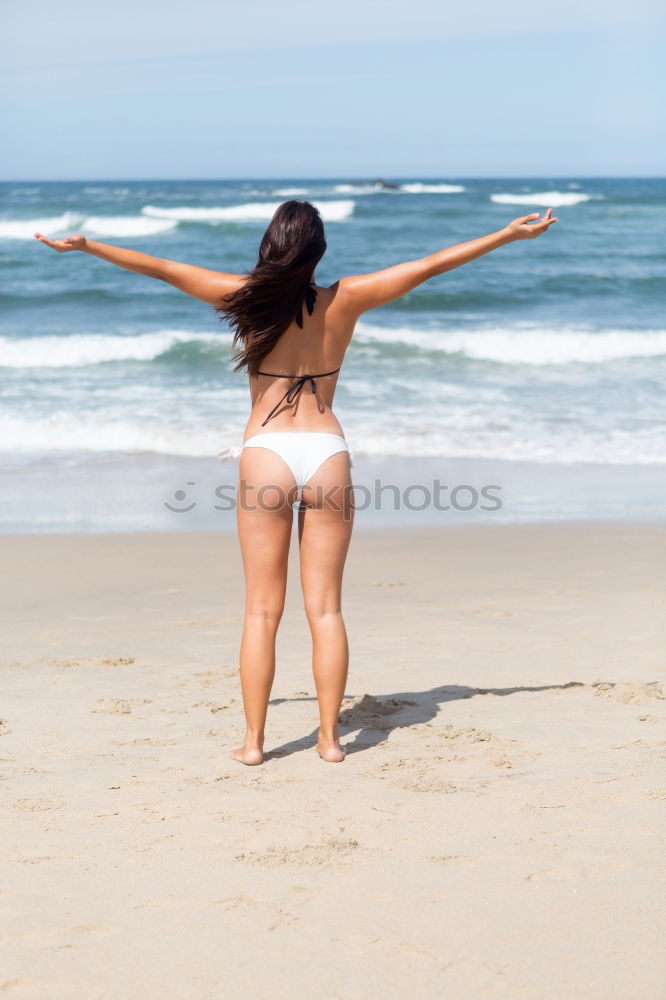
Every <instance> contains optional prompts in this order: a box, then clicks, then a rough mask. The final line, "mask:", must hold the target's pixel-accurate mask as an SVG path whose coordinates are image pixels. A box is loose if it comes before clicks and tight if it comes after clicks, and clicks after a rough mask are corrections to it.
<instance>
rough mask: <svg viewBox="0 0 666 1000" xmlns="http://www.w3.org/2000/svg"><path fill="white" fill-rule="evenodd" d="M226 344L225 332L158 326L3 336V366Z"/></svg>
mask: <svg viewBox="0 0 666 1000" xmlns="http://www.w3.org/2000/svg"><path fill="white" fill-rule="evenodd" d="M192 342H198V343H207V344H211V345H220V346H221V345H222V344H223V343H225V341H224V338H223V335H222V334H215V333H195V332H193V331H190V330H156V331H155V332H153V333H137V334H134V335H133V336H122V335H121V334H109V333H71V334H68V335H66V336H57V335H55V334H50V335H48V336H45V337H24V338H21V339H18V338H14V337H0V367H4V368H76V367H79V366H83V365H96V364H101V363H104V362H107V361H153V360H154V359H155V358H158V357H160V356H161V355H162V354H166V352H167V351H169V350H170V349H171V348H172V347H174V346H175V345H176V344H182V343H192Z"/></svg>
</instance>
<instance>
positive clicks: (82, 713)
mask: <svg viewBox="0 0 666 1000" xmlns="http://www.w3.org/2000/svg"><path fill="white" fill-rule="evenodd" d="M0 548H1V549H2V554H3V566H4V573H3V577H2V605H3V608H4V609H5V615H4V616H3V617H4V618H5V622H6V627H5V629H4V637H3V649H2V691H3V695H2V704H1V706H0V718H1V724H0V762H1V766H0V778H1V781H0V789H1V791H2V842H3V845H4V849H3V852H2V854H3V859H2V873H1V882H0V884H1V896H0V904H1V906H2V926H1V928H0V945H1V952H0V968H1V971H0V993H1V994H2V995H4V994H5V993H6V994H8V995H11V996H14V995H15V996H17V997H26V998H32V997H34V998H48V1000H84V998H85V1000H102V998H104V1000H106V998H109V1000H110V998H114V1000H115V998H121V997H122V998H123V1000H135V998H136V1000H139V998H141V1000H157V998H160V1000H172V998H173V1000H185V998H187V1000H189V998H197V1000H199V998H202V1000H203V998H213V997H215V998H218V997H224V998H225V1000H236V998H238V1000H244V998H250V997H253V998H269V997H270V998H276V1000H281V998H285V1000H287V998H289V1000H297V998H299V997H308V996H318V997H322V998H324V1000H338V998H345V1000H374V998H387V997H388V998H402V997H405V996H409V997H411V998H412V1000H417V998H418V1000H420V998H423V1000H435V998H447V1000H448V998H451V1000H476V998H484V1000H488V998H493V1000H494V998H498V1000H500V998H502V1000H504V998H507V1000H509V998H511V1000H514V998H517V997H524V998H526V1000H550V998H553V1000H556V998H557V1000H564V998H567V1000H568V998H575V1000H588V998H590V1000H592V998H595V1000H596V998H604V1000H627V998H629V997H640V998H641V1000H657V997H660V996H663V992H662V991H663V983H664V975H665V973H666V963H665V962H664V960H663V958H662V957H661V955H660V952H662V953H663V948H662V946H663V940H664V932H665V930H666V927H665V923H666V921H665V920H664V909H665V907H664V896H663V881H662V880H660V878H659V876H660V874H661V873H663V837H664V830H665V825H666V824H665V823H664V798H665V797H666V783H665V782H664V757H665V751H666V736H665V735H664V723H665V722H666V700H664V695H665V694H666V683H665V681H664V666H665V662H664V661H665V657H664V652H663V651H664V648H666V647H665V645H664V635H663V623H664V621H665V620H666V615H665V614H664V605H665V603H666V602H665V599H664V595H665V589H664V583H665V576H666V570H665V567H666V529H665V528H664V527H663V526H660V525H656V524H653V525H651V524H636V525H634V524H629V523H627V524H619V523H608V524H582V523H579V524H576V523H569V524H541V525H537V524H527V525H475V526H455V527H447V528H445V529H439V530H434V529H428V530H422V529H413V530H403V531H391V532H384V531H377V532H368V533H362V532H361V533H359V534H357V535H356V537H355V538H354V539H353V541H352V547H351V551H350V555H349V561H348V566H347V572H346V578H345V602H344V610H345V617H346V621H347V625H348V631H349V638H350V646H351V666H350V674H349V682H348V687H347V694H346V697H345V702H344V707H343V712H342V715H341V723H342V725H341V732H342V734H343V735H342V742H343V744H345V745H346V746H347V749H348V754H347V758H346V760H345V761H344V763H342V764H340V765H334V764H326V763H324V762H323V761H321V760H320V759H319V757H318V756H317V754H316V752H315V749H314V740H315V734H316V723H317V710H316V699H315V695H314V686H313V682H312V676H311V672H310V662H309V653H310V650H309V634H308V631H307V625H306V621H305V618H304V615H303V613H302V608H301V600H300V593H299V589H298V574H297V551H296V548H295V547H292V572H291V576H290V584H289V594H288V601H287V610H286V613H285V618H284V620H283V623H282V626H281V629H280V634H279V642H278V671H277V677H276V682H275V686H274V689H273V697H272V702H271V707H270V709H269V719H268V727H267V750H268V755H267V760H266V762H265V764H264V765H263V766H261V767H257V768H249V767H243V766H242V765H239V764H237V763H236V762H234V761H233V760H231V759H230V758H229V754H228V751H229V749H230V748H231V747H233V746H236V745H238V742H239V740H240V738H241V735H242V731H243V715H242V702H241V696H240V687H239V680H238V671H237V649H238V643H239V639H240V629H241V621H242V604H243V587H242V571H241V563H240V555H239V552H238V547H237V541H236V539H235V537H234V536H233V535H231V534H226V533H218V534H212V533H205V532H202V533H182V534H179V533H153V534H150V533H148V534H117V535H79V536H77V535H24V536H15V537H9V536H4V537H2V539H0ZM660 881H661V882H662V884H661V886H660Z"/></svg>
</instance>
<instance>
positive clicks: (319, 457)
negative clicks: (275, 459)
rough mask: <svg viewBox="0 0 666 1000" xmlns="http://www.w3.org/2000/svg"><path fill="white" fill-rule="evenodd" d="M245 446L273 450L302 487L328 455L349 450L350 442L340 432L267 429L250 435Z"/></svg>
mask: <svg viewBox="0 0 666 1000" xmlns="http://www.w3.org/2000/svg"><path fill="white" fill-rule="evenodd" d="M243 448H268V449H270V451H274V452H275V454H276V455H279V456H280V458H281V459H283V460H284V461H285V462H286V463H287V465H288V466H289V468H290V469H291V471H292V473H293V476H294V479H295V480H296V485H297V486H298V487H299V490H302V488H303V487H304V486H305V484H306V483H307V482H308V480H310V479H312V477H313V476H314V474H315V472H316V471H317V469H318V468H319V467H320V465H322V464H323V463H324V462H325V461H326V459H327V458H330V457H331V455H336V454H337V453H338V452H339V451H349V445H348V444H347V442H346V441H345V439H344V438H343V437H341V436H340V435H339V434H329V433H324V432H322V431H284V432H280V431H267V432H265V433H263V434H254V435H253V436H252V437H251V438H248V439H247V441H246V442H245V443H244V445H243Z"/></svg>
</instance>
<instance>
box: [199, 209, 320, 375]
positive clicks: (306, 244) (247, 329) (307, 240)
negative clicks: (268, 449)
mask: <svg viewBox="0 0 666 1000" xmlns="http://www.w3.org/2000/svg"><path fill="white" fill-rule="evenodd" d="M325 251H326V239H325V236H324V223H323V222H322V218H321V215H320V214H319V211H318V210H317V208H315V206H314V205H312V204H311V203H310V202H309V201H297V200H294V199H291V200H290V201H285V202H283V203H282V204H281V205H279V206H278V208H277V209H276V211H275V214H274V215H273V218H272V219H271V221H270V222H269V224H268V228H267V229H266V232H265V233H264V235H263V238H262V240H261V244H260V245H259V256H258V257H257V263H256V265H255V267H254V268H252V270H251V271H246V272H245V273H246V274H247V278H248V280H247V281H246V282H245V283H244V284H243V285H242V287H241V288H239V289H238V291H236V292H233V293H232V294H231V295H228V296H227V297H226V300H225V305H224V306H219V307H217V310H216V311H217V312H218V314H219V317H220V319H221V320H227V321H228V322H229V326H230V327H231V329H232V330H233V331H234V340H233V345H234V347H235V348H236V351H235V354H234V360H235V361H236V366H235V368H234V371H242V369H244V368H245V369H247V371H248V372H249V374H250V375H256V373H257V371H258V369H259V367H260V365H261V362H262V361H263V359H264V358H265V357H266V355H267V354H269V353H270V351H272V349H273V348H274V347H275V345H276V344H277V342H278V340H279V339H280V337H281V336H282V334H283V333H284V331H285V330H286V329H287V327H288V326H289V324H290V323H291V322H292V321H293V320H294V319H296V320H297V321H298V319H299V318H300V317H299V315H298V314H299V310H300V309H302V302H303V298H304V297H305V295H306V292H307V291H308V289H309V286H310V276H311V274H312V272H313V270H314V268H315V267H316V265H317V264H318V263H319V261H320V260H321V258H322V257H323V256H324V253H325ZM300 315H301V316H302V313H300ZM300 325H301V323H299V326H300Z"/></svg>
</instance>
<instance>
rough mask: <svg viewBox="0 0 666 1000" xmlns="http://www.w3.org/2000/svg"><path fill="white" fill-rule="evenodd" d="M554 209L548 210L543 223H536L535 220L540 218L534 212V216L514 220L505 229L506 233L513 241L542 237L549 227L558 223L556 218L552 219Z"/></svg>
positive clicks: (523, 216) (522, 216)
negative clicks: (551, 214)
mask: <svg viewBox="0 0 666 1000" xmlns="http://www.w3.org/2000/svg"><path fill="white" fill-rule="evenodd" d="M552 211H553V210H552V208H549V209H547V211H546V214H545V215H544V217H543V219H542V220H541V222H535V221H534V220H535V219H538V218H539V213H538V212H533V213H532V215H521V217H520V218H519V219H513V220H512V221H511V222H509V224H508V225H507V226H505V227H504V229H505V231H506V233H507V234H508V236H509V239H511V240H533V239H535V237H537V236H541V234H542V233H545V232H546V230H547V229H548V228H549V226H552V224H553V223H554V222H557V219H556V218H551V217H550V213H551V212H552Z"/></svg>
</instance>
